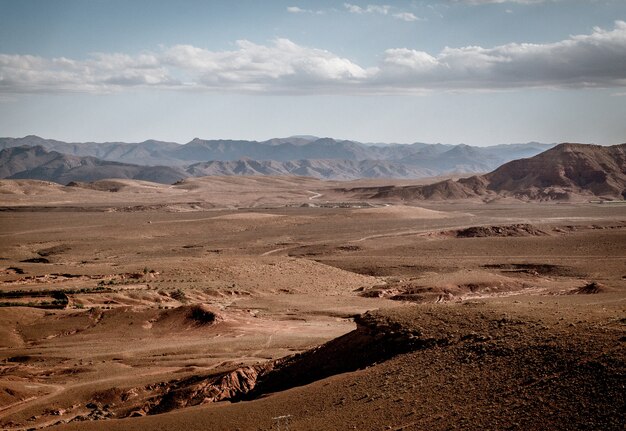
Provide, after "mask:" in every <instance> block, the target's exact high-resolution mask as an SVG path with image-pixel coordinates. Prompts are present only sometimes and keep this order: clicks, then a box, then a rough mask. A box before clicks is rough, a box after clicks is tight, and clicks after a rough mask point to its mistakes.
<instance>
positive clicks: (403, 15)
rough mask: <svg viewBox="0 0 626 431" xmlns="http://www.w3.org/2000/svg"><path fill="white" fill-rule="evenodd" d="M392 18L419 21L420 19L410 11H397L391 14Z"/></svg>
mask: <svg viewBox="0 0 626 431" xmlns="http://www.w3.org/2000/svg"><path fill="white" fill-rule="evenodd" d="M393 17H394V18H397V19H401V20H402V21H408V22H411V21H419V20H420V19H419V18H418V17H416V16H415V14H413V13H411V12H398V13H394V14H393Z"/></svg>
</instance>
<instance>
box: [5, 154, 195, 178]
mask: <svg viewBox="0 0 626 431" xmlns="http://www.w3.org/2000/svg"><path fill="white" fill-rule="evenodd" d="M188 176H189V175H188V174H187V173H186V172H185V171H184V170H182V169H179V168H172V167H169V166H139V165H132V164H127V163H119V162H111V161H106V160H101V159H98V158H95V157H78V156H72V155H67V154H62V153H59V152H56V151H50V152H48V151H46V150H45V149H44V148H42V147H40V146H36V147H28V146H21V147H12V148H7V149H4V150H1V151H0V178H8V179H36V180H45V181H54V182H57V183H59V184H67V183H69V182H71V181H97V180H102V179H108V178H127V179H135V180H144V181H152V182H157V183H165V184H172V183H174V182H176V181H178V180H180V179H183V178H186V177H188Z"/></svg>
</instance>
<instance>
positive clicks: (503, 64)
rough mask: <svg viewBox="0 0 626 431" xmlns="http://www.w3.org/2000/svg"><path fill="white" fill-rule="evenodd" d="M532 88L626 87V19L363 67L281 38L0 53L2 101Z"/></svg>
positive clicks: (395, 57)
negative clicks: (69, 52) (56, 53)
mask: <svg viewBox="0 0 626 431" xmlns="http://www.w3.org/2000/svg"><path fill="white" fill-rule="evenodd" d="M538 87H552V88H565V87H568V88H572V87H573V88H579V87H603V88H617V89H620V88H626V22H623V21H617V22H616V23H615V27H614V28H613V29H612V30H605V29H602V28H595V29H594V30H593V32H592V33H591V34H587V35H577V36H570V37H569V38H567V39H565V40H562V41H559V42H555V43H546V44H528V43H510V44H507V45H501V46H496V47H492V48H485V47H480V46H466V47H460V48H445V49H444V50H442V51H441V52H439V53H436V54H431V53H427V52H423V51H420V50H415V49H410V48H393V49H388V50H386V51H385V52H384V55H383V59H382V61H381V62H380V63H379V64H378V66H377V67H370V68H367V67H363V66H361V65H359V64H357V63H355V62H353V61H351V60H350V59H348V58H345V57H341V56H338V55H336V54H333V53H332V52H329V51H326V50H322V49H318V48H311V47H305V46H301V45H298V44H296V43H294V42H292V41H290V40H288V39H276V40H274V41H272V42H271V43H268V44H265V45H263V44H256V43H253V42H250V41H245V40H244V41H238V42H237V44H236V47H235V48H234V49H232V50H228V51H211V50H207V49H203V48H198V47H195V46H191V45H176V46H171V47H163V48H161V49H160V50H157V51H154V52H145V53H142V54H140V55H134V56H132V55H126V54H121V53H99V54H93V55H92V56H90V57H89V58H88V59H82V60H78V59H70V58H65V57H58V58H52V59H48V58H43V57H37V56H31V55H10V54H0V95H4V96H5V97H6V96H10V95H15V94H20V93H55V92H113V91H123V90H125V89H129V88H163V89H170V90H185V89H192V90H197V91H222V92H263V93H314V94H317V93H330V94H371V93H377V94H389V93H407V92H408V93H410V92H416V93H418V92H423V91H429V90H435V89H439V90H498V89H509V88H538Z"/></svg>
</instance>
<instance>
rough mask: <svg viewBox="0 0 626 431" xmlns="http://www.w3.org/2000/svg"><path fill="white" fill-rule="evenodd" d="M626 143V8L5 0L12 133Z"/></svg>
mask: <svg viewBox="0 0 626 431" xmlns="http://www.w3.org/2000/svg"><path fill="white" fill-rule="evenodd" d="M30 134H35V135H39V136H42V137H45V138H50V139H59V140H64V141H71V142H82V141H96V142H104V141H125V142H140V141H143V140H146V139H158V140H164V141H172V142H179V143H185V142H188V141H190V140H191V139H193V138H195V137H200V138H203V139H250V140H265V139H270V138H274V137H287V136H292V135H314V136H320V137H333V138H337V139H352V140H357V141H361V142H387V143H392V142H395V143H412V142H427V143H438V142H440V143H445V144H458V143H465V144H469V145H478V146H487V145H496V144H505V143H517V142H529V141H539V142H547V143H553V142H586V143H597V144H602V145H609V144H617V143H623V142H626V0H439V1H428V0H405V1H384V0H383V1H380V2H378V1H375V0H371V1H365V2H362V1H357V0H350V1H347V2H344V1H328V0H318V1H307V0H289V1H282V0H267V1H244V0H241V1H239V0H205V1H201V0H177V1H158V0H132V1H131V0H0V136H5V137H21V136H25V135H30Z"/></svg>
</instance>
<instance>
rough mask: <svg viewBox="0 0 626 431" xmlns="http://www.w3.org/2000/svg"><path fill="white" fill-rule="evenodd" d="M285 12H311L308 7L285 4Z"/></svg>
mask: <svg viewBox="0 0 626 431" xmlns="http://www.w3.org/2000/svg"><path fill="white" fill-rule="evenodd" d="M287 12H290V13H305V12H311V11H310V10H308V9H301V8H299V7H298V6H287Z"/></svg>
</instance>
